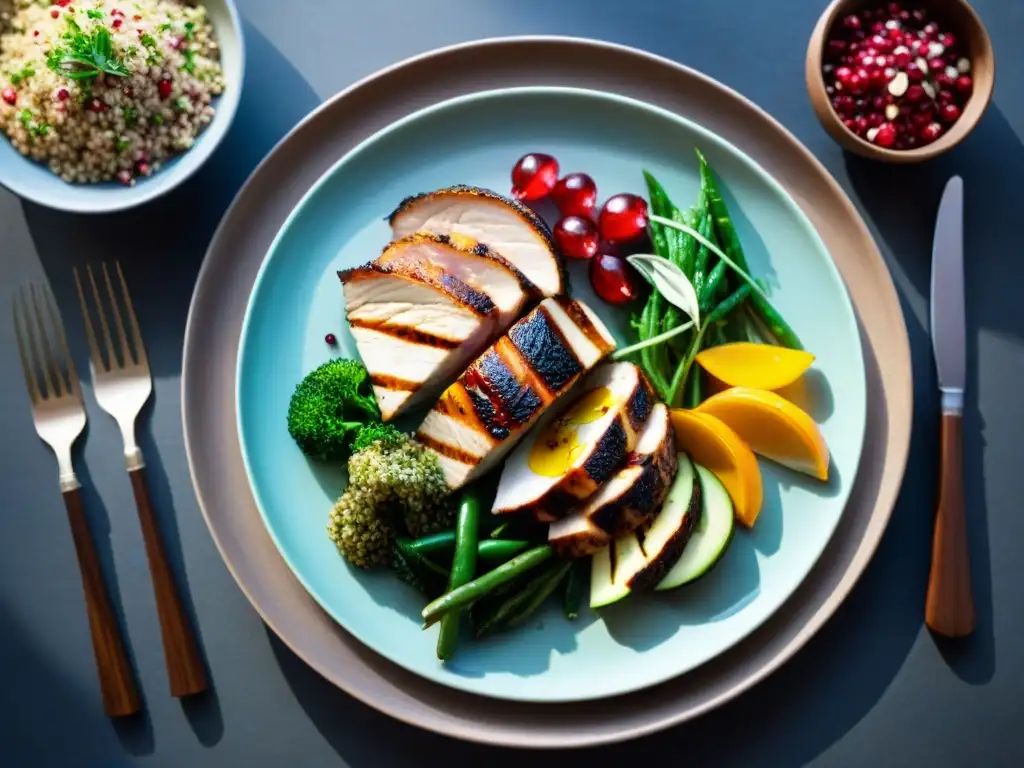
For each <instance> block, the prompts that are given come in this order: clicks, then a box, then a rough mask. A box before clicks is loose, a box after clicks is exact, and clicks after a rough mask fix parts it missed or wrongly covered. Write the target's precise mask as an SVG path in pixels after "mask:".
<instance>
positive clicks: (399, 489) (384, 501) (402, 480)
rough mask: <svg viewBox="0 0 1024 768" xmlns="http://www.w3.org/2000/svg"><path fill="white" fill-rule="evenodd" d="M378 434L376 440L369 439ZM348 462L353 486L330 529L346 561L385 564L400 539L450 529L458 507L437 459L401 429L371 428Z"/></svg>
mask: <svg viewBox="0 0 1024 768" xmlns="http://www.w3.org/2000/svg"><path fill="white" fill-rule="evenodd" d="M372 435H376V437H374V439H372V440H370V439H369V438H370V437H371V436H372ZM366 437H367V440H363V436H362V435H360V437H359V438H358V439H357V441H358V442H359V443H360V444H362V443H367V444H365V445H361V447H360V448H359V449H358V450H356V451H355V452H354V453H353V454H352V456H351V457H349V460H348V482H349V485H348V488H346V489H345V491H344V493H342V494H341V497H340V498H339V499H338V502H337V503H336V504H335V506H334V510H333V511H332V513H331V519H330V522H329V523H328V526H327V530H328V535H329V536H330V538H331V540H332V541H333V542H334V543H335V545H337V547H338V551H339V552H340V553H341V554H342V556H343V557H345V559H346V560H348V561H349V562H351V563H352V564H353V565H355V566H357V567H360V568H370V567H373V566H377V565H384V564H386V563H387V562H388V560H389V556H390V547H391V544H392V542H393V541H394V540H395V537H396V536H397V535H399V534H403V535H404V534H406V533H408V535H410V536H413V537H419V536H425V535H427V534H429V533H435V532H437V531H441V530H444V529H446V528H450V527H451V526H452V525H453V524H454V521H455V505H454V501H453V499H452V497H451V493H450V491H449V488H448V485H447V483H446V482H445V479H444V472H443V471H442V470H441V465H440V464H439V463H438V461H437V457H436V456H435V455H434V454H433V453H431V452H430V451H428V450H427V449H426V448H424V447H423V446H422V445H421V444H420V443H418V442H416V441H415V440H413V439H412V437H411V436H410V435H407V434H404V433H402V432H399V431H398V430H397V429H395V428H393V427H392V428H390V429H374V428H369V429H367V430H366Z"/></svg>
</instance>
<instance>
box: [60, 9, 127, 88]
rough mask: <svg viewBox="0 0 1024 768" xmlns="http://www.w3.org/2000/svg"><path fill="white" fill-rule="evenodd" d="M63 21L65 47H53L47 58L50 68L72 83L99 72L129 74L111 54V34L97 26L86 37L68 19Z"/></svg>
mask: <svg viewBox="0 0 1024 768" xmlns="http://www.w3.org/2000/svg"><path fill="white" fill-rule="evenodd" d="M90 18H94V17H92V16H90ZM64 19H65V21H66V22H67V26H68V31H67V32H65V33H64V35H63V39H64V41H65V43H66V44H65V45H64V46H61V47H58V48H54V49H53V50H52V51H50V55H49V56H47V57H46V65H47V66H48V67H49V68H50V69H52V70H53V71H54V72H57V73H58V74H61V75H63V76H64V77H67V78H69V79H71V80H88V79H90V78H93V77H96V76H97V75H99V74H100V73H101V72H105V73H106V74H108V75H115V76H116V77H126V76H127V75H130V74H131V73H130V72H129V71H128V68H127V67H126V66H125V65H124V62H122V61H121V60H120V59H118V58H117V56H115V55H114V54H113V53H112V50H111V44H110V32H109V31H108V30H107V28H106V27H103V26H100V25H96V26H95V27H94V28H93V30H92V33H91V34H86V33H85V32H83V31H82V28H81V27H80V26H78V22H77V21H75V20H74V19H73V18H71V16H65V17H64Z"/></svg>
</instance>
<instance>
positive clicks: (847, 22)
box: [843, 13, 861, 31]
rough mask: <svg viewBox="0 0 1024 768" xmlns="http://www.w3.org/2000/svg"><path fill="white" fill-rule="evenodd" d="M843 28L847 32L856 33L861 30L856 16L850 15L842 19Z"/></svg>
mask: <svg viewBox="0 0 1024 768" xmlns="http://www.w3.org/2000/svg"><path fill="white" fill-rule="evenodd" d="M843 26H844V27H846V28H847V29H849V30H853V31H856V30H858V29H860V28H861V23H860V19H859V18H858V17H857V15H856V14H853V13H851V14H850V15H849V16H846V17H845V18H844V19H843Z"/></svg>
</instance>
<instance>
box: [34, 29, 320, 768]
mask: <svg viewBox="0 0 1024 768" xmlns="http://www.w3.org/2000/svg"><path fill="white" fill-rule="evenodd" d="M245 36H246V43H247V57H246V58H247V70H246V75H245V86H244V91H243V93H242V97H241V100H240V103H239V107H238V112H237V114H236V117H235V120H234V123H233V125H232V127H231V130H230V131H229V132H228V134H227V136H226V137H225V139H224V141H223V143H222V144H221V146H220V147H219V148H218V149H217V151H216V152H215V153H214V154H213V155H212V156H211V157H210V159H209V160H208V161H207V163H206V165H205V166H204V167H203V168H202V169H201V170H200V171H199V172H197V173H196V174H195V176H193V177H192V178H191V179H189V180H188V181H186V182H185V183H184V184H183V185H182V186H181V187H179V188H178V189H176V190H174V191H173V192H171V193H169V194H167V195H165V196H164V197H162V198H160V199H158V200H155V201H152V202H150V203H149V204H147V205H145V206H142V207H140V208H137V209H133V210H129V211H124V212H119V213H113V214H106V215H76V214H69V213H64V212H61V211H55V210H52V209H49V208H45V207H42V206H39V205H36V204H34V203H30V202H27V201H23V202H22V207H23V209H24V213H25V218H26V221H27V223H28V226H29V230H30V231H31V233H32V238H33V240H34V242H35V246H36V250H37V252H38V254H39V258H40V261H41V262H42V265H43V268H44V270H45V272H46V274H47V276H48V278H49V281H50V284H51V286H52V287H53V291H54V294H55V295H56V297H57V301H58V303H59V305H60V308H61V312H62V314H63V317H64V323H65V326H66V329H67V333H68V337H69V342H70V345H71V347H72V349H73V350H75V355H74V356H75V362H76V364H77V366H78V370H79V372H80V374H82V375H83V378H88V377H86V376H84V374H85V372H87V371H88V370H89V367H88V357H87V354H86V349H87V347H86V340H85V335H84V332H83V329H82V319H81V311H80V309H79V305H78V298H77V294H76V292H75V285H74V279H73V276H72V267H79V268H81V267H82V266H84V265H85V264H87V263H91V264H96V263H98V262H101V261H113V260H115V259H116V260H118V261H120V263H121V266H122V268H123V270H124V273H125V279H126V280H127V282H128V286H129V289H130V291H131V295H132V302H133V304H134V308H135V311H136V315H137V316H138V320H139V324H140V325H141V327H142V335H143V338H144V340H145V344H146V351H147V354H148V357H149V361H150V366H151V368H152V372H153V377H154V385H155V386H154V394H153V397H152V398H151V399H150V401H149V402H148V403H147V406H146V408H145V409H144V410H143V413H142V415H141V416H140V420H139V424H140V428H139V443H140V446H141V448H142V450H143V454H144V455H145V456H146V461H147V476H148V479H149V481H150V491H151V493H152V498H153V503H154V506H155V509H156V512H157V516H158V518H159V525H160V529H161V531H162V533H163V536H164V541H165V543H166V546H167V551H168V555H169V558H170V560H171V566H172V568H173V569H174V571H175V573H176V574H177V579H178V584H179V585H180V587H181V595H182V600H183V602H184V604H185V608H186V611H187V612H188V613H189V614H190V616H191V617H192V619H193V622H194V626H196V627H197V632H198V623H197V622H195V606H194V603H193V601H192V599H191V594H190V590H189V588H188V582H187V577H186V574H185V569H184V558H183V554H182V550H181V539H180V535H179V532H178V526H177V521H176V518H175V514H174V503H173V495H172V492H171V488H170V483H169V482H168V479H167V473H166V471H165V469H164V466H163V462H162V460H161V457H160V455H159V453H158V451H157V447H156V442H155V440H154V439H153V436H152V434H151V432H150V430H149V429H148V428H147V427H146V426H145V425H148V424H149V423H150V422H151V417H152V413H153V411H154V410H155V409H157V408H161V409H165V410H166V409H168V408H170V409H172V410H175V411H176V410H177V405H176V402H172V403H171V404H168V403H166V402H162V399H163V398H165V397H166V398H167V399H168V400H169V401H176V398H177V397H178V387H177V377H178V375H179V373H180V370H181V358H182V341H183V337H184V331H185V322H186V317H187V315H188V309H189V303H190V301H191V297H192V289H193V286H194V283H195V278H196V275H197V273H198V271H199V267H200V265H201V263H202V260H203V256H204V255H205V251H206V247H207V244H208V243H209V240H210V238H211V237H212V235H213V232H214V230H215V229H216V227H217V225H218V224H219V222H220V219H221V217H222V215H223V214H224V211H225V210H226V209H227V207H228V205H229V204H230V203H231V201H232V199H233V198H234V196H235V194H236V193H237V191H238V189H239V188H240V187H241V185H242V183H243V182H244V181H245V179H246V178H247V177H248V175H249V174H250V173H251V172H252V170H253V169H254V168H255V166H256V165H257V163H258V162H259V161H260V160H261V159H262V158H263V157H264V156H265V155H266V154H267V152H268V151H269V150H270V149H271V148H272V147H273V146H274V144H276V143H277V141H278V140H279V139H280V138H281V137H282V136H283V135H284V134H285V133H287V132H288V131H289V130H290V129H291V128H292V127H293V126H294V125H295V123H296V122H298V120H300V119H301V118H302V117H303V116H305V115H306V114H307V113H308V112H309V111H310V110H311V109H312V108H314V107H315V106H316V105H317V104H319V102H320V99H319V98H318V97H317V95H316V93H315V92H314V91H313V90H312V88H311V87H310V86H309V84H308V83H307V82H306V81H305V79H303V77H302V75H301V74H300V73H299V72H298V70H296V69H295V68H294V67H293V66H292V65H291V64H290V63H289V62H288V61H287V59H285V57H284V56H283V55H282V54H281V53H280V52H278V50H277V49H276V48H274V46H273V45H272V44H271V43H270V42H269V41H268V40H267V39H266V38H265V37H264V36H263V35H262V34H261V33H260V32H259V31H258V30H257V29H256V28H255V27H253V26H252V25H251V24H249V23H245ZM86 388H87V389H91V387H89V386H87V387H86ZM86 399H87V403H86V407H87V409H88V411H89V414H90V416H92V417H94V418H98V419H101V420H103V419H109V417H108V416H107V415H106V414H103V413H101V412H100V411H99V410H98V409H97V408H95V407H94V401H92V398H91V396H89V395H87V396H86ZM82 471H83V472H84V471H85V469H84V464H83V466H82ZM125 482H127V479H126V480H125ZM93 501H94V502H95V501H96V500H95V499H93ZM89 508H92V509H98V508H101V507H100V506H99V505H98V504H95V503H94V504H91V505H89ZM107 527H108V528H109V525H108V526H107ZM105 541H106V537H105V536H99V535H98V536H97V543H98V544H99V545H100V548H101V554H102V557H103V561H104V562H103V565H104V568H105V569H107V570H108V571H109V570H110V569H111V567H112V556H111V553H110V551H109V544H104V543H103V542H105ZM112 575H113V574H112V572H111V576H112ZM110 583H111V588H112V590H115V583H114V580H113V578H111V582H110ZM115 604H116V605H118V606H119V605H120V600H119V599H117V598H115ZM119 612H120V611H119ZM200 647H202V643H201V641H200ZM212 684H213V681H212V679H211V686H212ZM182 709H183V712H184V713H185V716H186V718H187V719H188V721H189V724H190V725H191V727H192V729H193V731H194V732H195V734H196V737H197V738H198V739H199V741H200V742H201V743H202V744H204V745H206V746H212V745H213V744H216V743H217V742H218V741H220V739H221V737H222V735H223V731H224V725H223V720H222V717H221V713H220V705H219V701H218V697H217V694H216V691H214V690H210V691H207V692H206V693H204V694H201V695H199V696H196V697H192V698H190V699H187V700H183V701H182ZM117 733H118V735H119V737H120V738H121V742H122V746H123V748H124V750H125V751H126V752H129V753H132V754H148V753H150V752H152V751H153V734H152V727H151V726H150V725H149V724H148V719H145V718H144V719H143V720H140V721H138V722H134V721H133V722H130V723H129V722H126V723H124V724H121V725H118V727H117Z"/></svg>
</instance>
